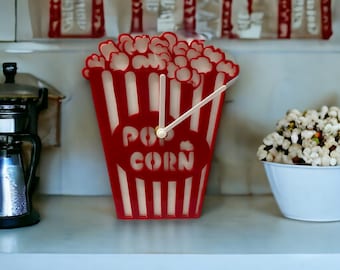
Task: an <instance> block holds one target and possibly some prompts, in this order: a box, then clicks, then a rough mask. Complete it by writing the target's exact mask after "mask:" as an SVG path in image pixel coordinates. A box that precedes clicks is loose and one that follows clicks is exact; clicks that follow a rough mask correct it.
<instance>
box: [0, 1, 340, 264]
mask: <svg viewBox="0 0 340 270" xmlns="http://www.w3.org/2000/svg"><path fill="white" fill-rule="evenodd" d="M46 2H47V1H46ZM13 3H14V1H11V0H6V1H1V8H0V22H1V24H0V40H2V41H3V40H7V41H8V42H0V59H1V61H3V62H5V61H15V62H17V63H18V67H19V70H18V72H29V73H31V74H33V75H35V76H37V77H40V78H41V79H43V80H45V81H47V82H48V83H50V84H51V85H53V86H54V87H56V88H57V89H58V90H60V91H61V92H62V93H63V94H65V95H66V100H65V101H64V102H63V105H62V135H61V136H62V138H61V141H62V142H61V143H62V145H61V147H59V148H48V149H44V151H43V153H42V159H41V163H40V176H41V184H40V191H41V193H43V194H48V195H51V194H57V195H61V196H60V197H59V196H58V197H54V196H48V197H47V198H43V199H41V203H40V209H42V210H43V212H42V213H43V215H42V221H41V223H40V224H39V225H36V226H33V227H31V228H23V229H18V230H10V231H0V261H1V263H2V265H4V266H5V267H4V268H7V269H11V266H13V265H16V266H17V267H13V268H18V267H20V266H24V265H25V266H26V265H27V264H29V267H31V266H33V265H35V269H45V268H46V265H49V267H50V268H51V263H50V261H51V260H53V261H59V263H60V266H59V265H58V264H55V265H56V267H60V268H64V266H65V268H66V267H67V266H68V267H70V266H71V267H72V268H77V267H78V268H79V266H81V267H82V269H93V268H94V267H98V266H101V267H102V269H109V268H110V269H112V267H114V268H115V266H117V269H118V268H119V269H128V268H129V267H135V268H137V266H138V267H140V268H141V266H143V265H148V268H150V269H156V267H158V268H159V267H160V266H161V267H162V268H163V269H174V268H179V269H181V268H186V269H207V268H209V269H227V268H230V269H251V268H261V269H321V268H322V269H337V268H338V267H339V265H340V261H339V254H340V248H339V247H340V245H339V244H338V243H339V240H340V239H338V237H337V235H338V234H337V232H338V231H339V223H322V224H320V223H305V222H298V221H292V220H287V219H284V218H282V217H281V216H280V214H279V212H278V209H277V207H276V204H275V202H274V200H273V199H272V197H271V195H263V194H270V189H269V186H268V183H267V179H266V176H265V174H264V170H263V168H262V167H261V164H260V163H259V162H258V161H257V159H256V150H257V147H258V145H259V144H260V142H261V139H262V138H263V136H264V135H265V134H267V133H268V132H269V131H271V130H272V128H273V126H274V125H275V122H276V121H277V120H278V119H279V118H281V117H282V116H283V114H284V113H285V111H286V110H288V109H290V108H299V109H304V108H310V107H313V108H317V107H319V106H321V105H323V104H327V105H337V106H340V96H339V93H340V79H339V63H340V1H334V11H333V32H334V34H333V37H332V38H331V39H330V40H328V41H324V40H271V41H235V40H232V41H229V40H215V41H211V42H212V43H213V44H214V45H215V46H217V47H220V48H222V49H224V50H226V51H227V52H228V53H231V54H232V55H233V56H234V58H235V59H236V61H237V62H238V63H239V64H240V67H241V73H240V77H239V80H238V82H237V83H236V84H235V86H234V87H233V88H232V89H230V91H229V92H228V93H227V102H226V104H225V105H226V106H225V110H224V113H223V117H222V122H221V125H220V129H219V134H218V140H217V145H216V151H215V157H214V160H213V164H212V173H211V177H210V182H209V186H208V193H209V194H213V195H214V197H209V198H208V200H207V203H206V204H205V209H206V210H205V211H206V212H205V213H204V214H203V217H202V218H200V219H197V220H184V221H143V222H135V221H133V222H126V221H117V220H116V219H115V218H114V214H113V207H112V206H113V204H112V203H113V202H112V199H111V198H110V197H102V196H103V195H110V187H109V182H108V176H107V171H106V166H105V160H104V155H103V150H102V146H101V142H100V136H99V131H98V127H97V123H96V119H95V112H94V108H93V104H92V99H91V93H90V87H89V85H88V82H87V81H86V80H84V79H83V78H82V76H81V69H82V67H83V65H84V60H85V57H86V56H87V55H89V54H90V53H92V52H94V51H96V50H97V44H98V40H96V39H91V40H87V39H75V40H69V39H67V40H66V39H61V40H46V39H44V40H40V39H36V38H32V31H31V30H30V29H31V27H30V24H29V23H30V20H29V16H28V12H27V8H28V2H27V1H26V0H25V1H24V0H17V4H18V8H19V9H18V12H19V14H20V18H18V24H19V25H20V26H21V27H20V29H18V34H19V37H20V38H19V39H20V42H10V41H13V40H14V39H15V38H14V33H15V29H14V26H15V22H14V19H15V16H14V4H13ZM3 7H4V8H3ZM12 12H13V13H12ZM10 14H13V16H12V15H10ZM5 17H6V18H8V20H5V22H6V23H5V24H4V23H3V22H2V20H4V19H3V18H5ZM4 33H5V34H4ZM249 193H251V194H260V195H258V196H254V197H252V196H250V197H248V196H236V197H234V195H249ZM63 195H99V196H101V197H95V196H94V197H85V196H83V197H67V196H66V197H64V196H63ZM221 195H223V196H221ZM231 195H233V196H231ZM215 196H220V197H215ZM189 225H190V226H189ZM84 254H85V255H84ZM35 262H37V263H35ZM26 263H27V264H26ZM57 265H58V266H57ZM52 266H54V264H52ZM335 266H338V267H335ZM52 269H53V267H52Z"/></svg>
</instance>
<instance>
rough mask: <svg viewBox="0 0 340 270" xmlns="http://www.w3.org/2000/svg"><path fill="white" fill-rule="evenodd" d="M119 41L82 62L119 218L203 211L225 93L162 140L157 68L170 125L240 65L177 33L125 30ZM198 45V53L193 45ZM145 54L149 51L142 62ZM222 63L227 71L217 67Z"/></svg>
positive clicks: (189, 214)
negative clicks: (148, 33) (146, 33)
mask: <svg viewBox="0 0 340 270" xmlns="http://www.w3.org/2000/svg"><path fill="white" fill-rule="evenodd" d="M118 40H119V41H118V42H117V44H116V43H114V42H113V41H106V42H102V43H101V44H100V45H99V51H100V54H99V55H97V54H92V55H90V56H89V57H88V58H87V59H86V67H85V68H84V69H83V75H84V77H85V78H87V79H88V80H89V81H90V85H91V89H92V96H93V101H94V105H95V109H96V114H97V120H98V125H99V129H100V133H101V138H102V143H103V147H104V152H105V157H106V162H107V168H108V172H109V177H110V182H111V188H112V193H113V198H114V202H115V207H116V213H117V217H118V218H121V219H160V218H195V217H199V216H200V215H201V210H202V204H203V199H204V194H205V189H206V185H207V181H208V176H209V171H210V165H211V159H212V155H213V149H214V143H215V138H216V133H217V129H218V123H219V120H220V116H221V110H222V107H223V103H224V93H222V94H221V95H219V96H218V97H217V98H215V99H214V100H213V101H211V102H209V103H208V104H206V105H205V106H204V107H202V108H201V109H199V110H198V111H196V112H195V113H194V114H193V115H192V116H190V117H189V118H187V119H186V120H184V121H183V122H182V123H180V124H179V125H178V126H176V127H174V128H173V130H171V131H170V132H169V133H168V135H167V137H166V138H164V139H160V138H158V137H157V136H156V132H155V129H156V128H157V125H158V120H159V119H158V116H159V105H160V104H159V95H160V90H159V79H160V75H161V74H165V75H166V98H165V124H166V125H167V124H168V123H170V122H171V121H173V120H174V119H175V118H177V117H179V116H180V115H181V114H183V113H184V112H186V111H187V110H188V109H190V108H191V107H192V106H193V105H195V104H197V103H198V102H199V101H201V100H202V99H203V98H204V97H206V96H208V95H209V94H211V93H212V92H213V91H214V90H215V89H216V88H218V87H219V86H222V85H224V84H226V83H227V82H228V81H229V80H231V79H233V78H235V77H236V76H238V73H239V67H238V65H236V64H234V63H233V62H231V61H230V60H227V59H225V55H224V53H222V52H221V51H220V50H218V49H215V48H213V47H210V46H208V47H204V46H203V44H202V43H200V42H197V43H195V42H194V43H191V44H188V43H186V42H185V41H179V40H177V37H176V36H175V35H174V34H172V33H164V34H163V35H161V36H159V37H149V36H137V37H131V36H128V35H122V36H121V37H120V38H119V39H118ZM184 43H185V44H184ZM155 44H158V45H159V47H158V48H157V46H154V45H155ZM160 44H163V45H164V46H163V45H160ZM198 45H200V46H198ZM180 48H181V49H182V50H180ZM183 48H185V50H184V49H183ZM193 48H196V53H194V52H193V51H191V52H190V49H193ZM151 51H152V53H153V54H152V55H153V57H163V58H162V59H164V58H166V59H167V60H166V63H165V65H164V66H163V65H162V64H161V63H159V64H158V65H153V64H152V63H155V61H156V60H155V59H151V58H152V56H151V55H149V53H150V52H151ZM176 51H177V53H175V52H176ZM188 52H190V53H189V54H191V55H192V56H194V55H195V56H194V57H190V56H188ZM146 55H149V58H145V59H144V58H143V59H144V60H143V61H140V57H146ZM164 55H166V57H165V56H164ZM179 55H181V56H182V58H180V59H179V58H177V57H178V56H179ZM183 57H184V58H186V60H184V58H183ZM176 59H177V60H176ZM116 60H117V63H116V62H115V61H116ZM118 60H119V61H118ZM158 60H159V59H158ZM195 61H196V62H195ZM156 62H157V61H156ZM197 64H199V67H198V66H197ZM194 67H197V68H198V70H197V69H196V68H194ZM223 67H224V68H225V71H218V70H220V69H221V68H223ZM118 69H120V70H118ZM183 69H185V70H184V71H183ZM194 74H198V76H197V78H198V79H197V78H196V79H194V77H195V76H194ZM185 75H186V76H185Z"/></svg>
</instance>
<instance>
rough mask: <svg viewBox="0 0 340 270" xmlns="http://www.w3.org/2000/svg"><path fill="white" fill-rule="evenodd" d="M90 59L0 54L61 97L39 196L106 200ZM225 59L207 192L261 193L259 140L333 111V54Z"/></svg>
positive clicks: (338, 89) (338, 84) (337, 84)
mask: <svg viewBox="0 0 340 270" xmlns="http://www.w3.org/2000/svg"><path fill="white" fill-rule="evenodd" d="M95 50H96V48H93V51H95ZM89 53H90V52H89V51H78V52H77V51H70V52H67V51H66V52H65V51H63V52H61V51H51V52H34V53H28V54H13V53H4V52H2V53H0V59H1V61H2V62H7V61H15V62H17V63H18V72H29V73H31V74H33V75H35V76H37V77H39V78H41V79H43V80H45V81H47V82H48V83H50V84H52V85H53V86H55V87H56V88H57V89H59V90H60V91H61V92H62V93H63V94H65V95H66V97H67V98H66V99H65V100H64V101H63V104H62V133H61V135H62V136H61V142H62V145H61V147H59V148H45V149H44V151H43V153H42V158H41V163H40V175H41V182H40V190H41V192H43V193H49V194H79V195H82V194H91V195H97V194H110V187H109V181H108V175H107V171H106V165H105V160H104V156H103V150H102V146H101V141H100V136H99V131H98V127H97V122H96V117H95V112H94V108H93V104H92V98H91V92H90V87H89V84H88V81H86V80H85V79H83V78H82V76H81V69H82V67H83V64H84V59H85V57H86V56H87V55H88V54H89ZM232 53H233V55H234V57H235V59H236V61H237V62H238V63H239V64H240V67H241V73H240V77H239V79H238V81H237V82H236V84H235V85H234V86H233V87H232V88H231V89H229V90H228V93H227V95H226V103H225V107H224V111H223V117H222V119H221V123H220V128H219V133H218V139H217V143H216V147H215V156H214V160H213V166H212V171H211V176H210V182H209V186H208V192H209V193H214V194H216V193H222V194H249V193H255V194H257V193H268V192H270V189H269V186H268V183H267V179H266V176H265V174H264V170H263V168H262V164H261V163H260V162H259V161H258V160H257V158H256V150H257V147H258V146H259V144H260V143H261V139H262V138H263V137H264V136H265V135H266V134H267V133H268V132H270V131H271V130H272V129H273V128H274V125H275V123H276V121H277V120H278V119H279V118H281V117H282V116H283V115H284V114H285V112H286V111H287V110H288V109H290V108H298V109H301V110H303V109H305V108H318V107H320V106H321V105H323V104H327V105H337V106H340V97H339V95H340V78H339V75H338V74H339V72H338V70H339V69H338V67H339V63H340V53H332V52H327V51H325V52H322V53H315V52H307V53H301V52H294V51H291V52H288V53H267V52H248V51H237V50H235V52H232Z"/></svg>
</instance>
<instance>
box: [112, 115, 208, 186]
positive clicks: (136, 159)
mask: <svg viewBox="0 0 340 270" xmlns="http://www.w3.org/2000/svg"><path fill="white" fill-rule="evenodd" d="M157 121H158V113H157V112H150V113H148V114H144V115H142V116H141V115H134V116H131V117H129V119H125V121H124V122H123V123H122V124H121V125H119V126H118V127H117V128H116V129H115V131H114V133H113V134H112V145H111V147H112V148H111V149H110V151H109V153H110V154H112V157H110V158H109V160H110V162H111V161H112V162H114V163H117V164H118V165H119V166H120V167H121V168H122V169H123V170H124V171H128V172H129V174H130V175H131V176H133V177H134V178H141V179H144V180H146V181H170V180H174V179H178V178H181V179H182V180H184V179H185V178H188V177H190V176H192V175H194V174H200V173H201V171H202V169H203V167H204V166H206V164H207V162H208V160H209V156H210V147H209V145H208V143H207V141H206V139H205V138H204V137H202V136H201V135H200V133H198V132H197V131H193V130H190V128H189V127H188V126H187V125H186V124H184V125H179V126H178V127H176V128H174V129H173V130H171V131H170V132H169V133H168V134H167V136H166V137H165V138H164V139H160V138H158V137H157V136H156V132H155V124H156V123H157Z"/></svg>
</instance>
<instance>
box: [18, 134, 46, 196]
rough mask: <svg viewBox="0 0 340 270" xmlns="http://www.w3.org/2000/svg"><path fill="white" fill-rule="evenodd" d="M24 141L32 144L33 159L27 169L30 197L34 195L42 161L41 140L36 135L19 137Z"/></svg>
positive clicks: (26, 176)
mask: <svg viewBox="0 0 340 270" xmlns="http://www.w3.org/2000/svg"><path fill="white" fill-rule="evenodd" d="M18 138H20V139H21V140H22V141H28V142H30V143H31V144H32V150H31V159H30V162H29V164H28V166H27V168H26V169H25V182H26V186H27V192H28V194H29V195H31V194H32V193H33V188H34V185H33V183H34V180H35V179H34V178H35V175H36V170H37V167H38V164H39V160H40V153H41V140H40V137H39V136H38V135H36V134H20V135H18Z"/></svg>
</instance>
